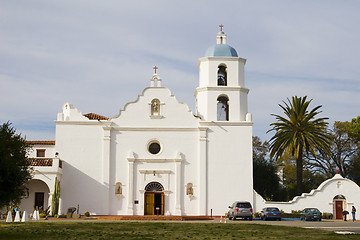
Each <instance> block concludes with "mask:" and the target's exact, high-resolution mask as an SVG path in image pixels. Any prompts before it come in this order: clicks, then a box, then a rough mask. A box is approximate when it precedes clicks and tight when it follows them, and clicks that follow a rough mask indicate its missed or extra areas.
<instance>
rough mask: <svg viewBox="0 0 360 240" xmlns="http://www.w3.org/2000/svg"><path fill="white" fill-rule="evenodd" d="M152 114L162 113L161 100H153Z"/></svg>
mask: <svg viewBox="0 0 360 240" xmlns="http://www.w3.org/2000/svg"><path fill="white" fill-rule="evenodd" d="M151 115H153V116H159V115H160V100H159V99H156V98H155V99H153V100H152V101H151Z"/></svg>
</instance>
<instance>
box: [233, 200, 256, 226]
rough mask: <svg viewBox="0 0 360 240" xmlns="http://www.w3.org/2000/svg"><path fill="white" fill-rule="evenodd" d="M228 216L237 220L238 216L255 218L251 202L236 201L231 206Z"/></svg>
mask: <svg viewBox="0 0 360 240" xmlns="http://www.w3.org/2000/svg"><path fill="white" fill-rule="evenodd" d="M229 208H230V209H229V211H228V217H229V220H236V218H244V219H249V220H250V221H251V220H253V209H252V206H251V203H249V202H240V201H236V202H234V203H233V204H232V205H231V206H229Z"/></svg>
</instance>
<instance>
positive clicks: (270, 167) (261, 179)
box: [253, 136, 281, 200]
mask: <svg viewBox="0 0 360 240" xmlns="http://www.w3.org/2000/svg"><path fill="white" fill-rule="evenodd" d="M268 153H269V144H268V143H267V142H266V141H265V142H264V143H262V142H261V140H260V138H259V137H256V136H255V137H253V183H254V189H255V191H256V192H257V193H259V194H260V195H261V196H262V197H263V198H265V199H271V200H280V199H279V198H281V194H280V193H281V189H280V184H279V181H280V179H279V176H278V174H277V166H276V165H275V164H274V163H273V162H271V161H270V160H267V159H266V157H267V156H268Z"/></svg>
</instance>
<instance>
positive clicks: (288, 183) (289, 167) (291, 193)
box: [276, 153, 326, 201]
mask: <svg viewBox="0 0 360 240" xmlns="http://www.w3.org/2000/svg"><path fill="white" fill-rule="evenodd" d="M276 163H277V164H278V165H281V166H283V189H284V193H283V199H281V200H283V201H289V200H292V199H293V198H294V197H295V196H296V195H297V190H296V188H297V181H296V180H297V178H296V159H295V157H293V156H291V155H290V154H286V153H285V154H283V156H282V157H281V158H279V159H278V160H277V161H276ZM324 180H326V177H325V176H324V175H322V174H318V173H315V174H314V173H313V172H312V171H310V170H309V169H308V168H307V166H306V165H304V169H303V192H310V191H311V190H312V189H316V188H317V187H318V186H319V185H320V184H321V183H322V182H323V181H324Z"/></svg>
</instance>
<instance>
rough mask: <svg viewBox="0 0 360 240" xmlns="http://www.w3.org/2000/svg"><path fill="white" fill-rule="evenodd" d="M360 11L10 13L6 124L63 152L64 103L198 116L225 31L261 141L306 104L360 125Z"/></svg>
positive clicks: (2, 70) (338, 1)
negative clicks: (209, 66) (201, 72)
mask: <svg viewBox="0 0 360 240" xmlns="http://www.w3.org/2000/svg"><path fill="white" fill-rule="evenodd" d="M359 12H360V1H356V0H346V1H344V0H294V1H288V0H283V1H282V0H273V1H270V0H268V1H265V0H263V1H261V0H251V1H250V0H247V1H241V0H233V1H227V0H222V1H218V0H216V1H213V0H203V1H201V0H198V1H196V0H191V1H188V0H182V1H168V0H152V1H145V0H144V1H137V0H134V1H124V0H102V1H100V0H61V1H48V0H11V1H5V0H4V1H0V34H1V35H0V87H1V88H0V89H1V90H0V91H1V94H0V123H3V122H7V121H10V122H12V123H13V126H14V127H15V128H16V130H17V131H18V132H20V133H22V134H23V135H25V136H26V138H27V139H28V140H54V139H55V126H54V122H53V121H54V120H55V119H56V117H57V113H58V112H60V111H61V107H62V105H63V103H65V102H70V103H72V104H73V105H74V106H75V107H76V108H78V109H79V110H80V111H81V112H82V113H84V114H85V113H89V112H94V113H98V114H101V115H104V116H107V117H113V116H115V115H117V114H118V112H119V110H120V109H122V108H123V107H124V105H125V103H127V102H129V101H133V100H135V99H136V98H137V95H138V94H140V93H141V92H142V90H143V89H144V88H145V87H147V86H149V79H150V78H151V77H152V74H153V69H152V68H153V66H154V65H157V66H159V70H158V73H159V75H160V77H161V78H162V79H163V86H166V87H168V88H170V89H171V91H172V93H173V94H175V95H176V97H177V99H178V100H179V101H183V102H186V103H187V104H188V105H189V107H190V108H191V109H192V110H193V111H194V110H195V99H194V91H195V88H196V87H197V85H198V69H197V60H198V58H200V57H202V56H204V53H205V51H206V49H207V48H208V47H209V46H211V45H213V44H215V42H216V41H215V40H216V33H217V32H218V31H219V27H218V25H220V24H223V25H224V26H225V27H224V31H225V32H226V34H227V36H228V37H227V43H228V44H229V45H231V46H232V47H234V48H235V49H236V50H237V52H238V55H239V56H240V57H243V58H246V59H247V63H246V73H245V77H246V79H245V81H246V83H245V84H246V87H247V88H249V89H250V93H249V111H250V112H251V113H252V114H253V121H254V135H257V136H259V137H260V138H261V139H262V140H267V139H269V138H270V137H271V134H266V131H267V130H269V128H270V127H269V124H270V123H271V122H273V121H274V118H273V117H272V116H271V114H272V113H276V114H281V111H280V108H279V106H278V104H279V103H281V102H282V101H283V100H286V99H287V98H291V96H294V95H297V96H305V95H306V96H308V97H309V98H311V99H313V102H312V105H311V106H312V107H315V106H317V105H322V106H323V107H322V111H323V113H322V116H324V117H325V116H326V117H329V122H330V125H332V123H333V122H334V121H349V120H351V119H352V118H354V117H357V116H358V115H360V94H359V93H360V61H359V56H360V28H359V23H360V14H359Z"/></svg>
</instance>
